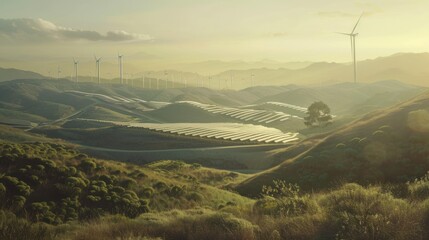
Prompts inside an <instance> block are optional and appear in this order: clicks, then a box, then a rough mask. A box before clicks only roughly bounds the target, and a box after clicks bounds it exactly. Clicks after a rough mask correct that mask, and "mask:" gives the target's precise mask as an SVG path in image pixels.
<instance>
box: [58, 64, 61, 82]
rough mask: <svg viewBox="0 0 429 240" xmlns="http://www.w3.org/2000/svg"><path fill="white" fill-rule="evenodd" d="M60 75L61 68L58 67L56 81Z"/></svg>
mask: <svg viewBox="0 0 429 240" xmlns="http://www.w3.org/2000/svg"><path fill="white" fill-rule="evenodd" d="M60 74H61V68H60V66H58V69H57V80H60Z"/></svg>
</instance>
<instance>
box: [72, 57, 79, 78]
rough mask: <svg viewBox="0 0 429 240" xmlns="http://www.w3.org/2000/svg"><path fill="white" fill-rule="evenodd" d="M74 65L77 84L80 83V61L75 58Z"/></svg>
mask: <svg viewBox="0 0 429 240" xmlns="http://www.w3.org/2000/svg"><path fill="white" fill-rule="evenodd" d="M73 64H74V74H75V80H76V82H79V78H78V74H77V73H78V68H79V61H76V60H75V59H74V58H73Z"/></svg>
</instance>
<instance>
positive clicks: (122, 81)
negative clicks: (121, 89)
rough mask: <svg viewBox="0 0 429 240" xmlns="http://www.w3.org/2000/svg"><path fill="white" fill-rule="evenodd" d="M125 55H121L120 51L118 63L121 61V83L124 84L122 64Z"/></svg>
mask: <svg viewBox="0 0 429 240" xmlns="http://www.w3.org/2000/svg"><path fill="white" fill-rule="evenodd" d="M123 57H124V55H119V53H118V63H119V80H120V82H121V84H124V75H123V65H122V58H123Z"/></svg>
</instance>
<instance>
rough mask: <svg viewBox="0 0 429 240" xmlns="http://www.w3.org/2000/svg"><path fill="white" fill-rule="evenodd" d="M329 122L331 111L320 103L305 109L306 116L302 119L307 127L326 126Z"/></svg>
mask: <svg viewBox="0 0 429 240" xmlns="http://www.w3.org/2000/svg"><path fill="white" fill-rule="evenodd" d="M331 120H332V116H331V109H330V108H329V106H328V105H327V104H326V103H324V102H322V101H318V102H314V103H312V104H311V105H310V106H309V107H308V109H307V116H306V117H304V123H305V125H306V126H308V127H311V126H314V125H315V124H317V126H326V125H327V124H329V123H331Z"/></svg>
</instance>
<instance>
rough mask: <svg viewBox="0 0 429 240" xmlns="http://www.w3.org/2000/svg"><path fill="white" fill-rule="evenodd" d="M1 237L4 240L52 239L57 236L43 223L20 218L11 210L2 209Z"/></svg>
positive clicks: (0, 218)
mask: <svg viewBox="0 0 429 240" xmlns="http://www.w3.org/2000/svg"><path fill="white" fill-rule="evenodd" d="M0 239H2V240H28V239H31V240H50V239H55V236H54V235H53V234H52V233H50V232H49V230H48V228H47V227H45V226H43V225H41V224H33V223H30V222H28V221H26V220H23V219H18V218H17V217H16V216H15V215H14V214H12V213H10V212H5V211H0Z"/></svg>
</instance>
